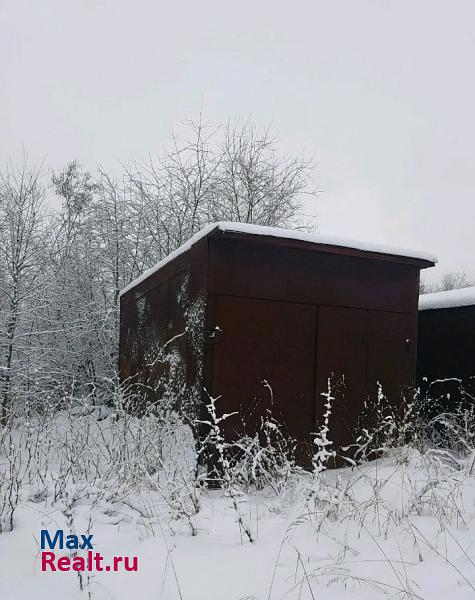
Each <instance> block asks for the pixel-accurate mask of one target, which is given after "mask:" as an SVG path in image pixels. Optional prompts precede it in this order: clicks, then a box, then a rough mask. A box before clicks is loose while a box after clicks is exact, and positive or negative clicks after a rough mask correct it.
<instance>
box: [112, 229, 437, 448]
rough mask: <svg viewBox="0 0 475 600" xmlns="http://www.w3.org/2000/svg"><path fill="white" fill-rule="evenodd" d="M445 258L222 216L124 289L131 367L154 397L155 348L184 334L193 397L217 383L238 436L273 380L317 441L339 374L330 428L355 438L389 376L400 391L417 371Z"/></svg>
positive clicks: (305, 434)
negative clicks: (430, 278) (426, 306)
mask: <svg viewBox="0 0 475 600" xmlns="http://www.w3.org/2000/svg"><path fill="white" fill-rule="evenodd" d="M434 263H435V259H434V258H433V257H431V256H428V255H424V254H420V253H413V252H411V251H406V250H395V249H390V248H385V247H383V248H382V247H378V246H375V245H370V244H366V243H361V244H360V243H356V242H353V241H347V240H338V239H334V238H330V237H325V236H315V235H310V234H307V233H302V232H298V231H286V230H279V229H273V228H266V227H257V226H253V225H245V224H239V223H217V224H213V225H210V226H208V227H206V228H205V229H204V230H203V231H201V232H200V233H199V234H197V235H195V236H194V237H193V238H192V239H191V240H190V241H189V242H188V243H187V244H185V245H184V246H183V247H182V248H180V249H178V250H177V251H176V252H174V253H172V254H171V255H170V256H169V257H167V258H166V259H165V260H164V261H162V262H161V263H159V264H158V265H157V266H156V267H155V268H154V269H151V270H150V271H148V272H146V273H144V275H143V276H142V277H141V278H139V279H138V280H136V281H135V282H132V284H131V285H130V286H128V287H127V288H126V289H125V290H123V292H122V295H121V329H120V372H121V377H122V379H126V378H130V377H132V378H133V377H135V378H136V379H138V380H139V381H140V383H141V384H142V386H143V388H142V389H143V390H144V392H143V394H144V396H145V398H146V400H151V399H153V398H154V394H155V392H154V389H155V388H157V387H159V383H160V382H159V380H160V377H162V379H163V376H162V374H160V373H159V369H157V364H158V362H160V361H157V360H156V359H154V358H153V356H154V353H155V354H156V353H157V352H159V350H158V348H159V347H160V346H163V344H164V343H166V342H167V340H170V339H172V338H173V339H174V341H173V342H171V343H170V344H169V346H167V347H168V348H170V347H171V346H173V347H174V348H175V350H176V353H177V355H178V354H179V355H180V356H181V357H182V359H183V365H184V370H183V375H182V376H183V377H184V380H185V381H186V383H187V384H188V389H193V390H195V394H194V396H193V394H191V396H193V397H194V402H195V404H196V403H198V404H199V402H200V401H202V399H201V400H199V396H200V394H201V390H202V389H203V388H205V389H206V390H207V392H209V393H210V394H211V395H212V396H218V395H221V396H222V400H221V408H222V410H223V411H224V412H226V413H230V412H233V411H237V412H238V413H239V418H238V417H232V418H231V419H229V420H228V421H227V435H228V436H229V437H230V438H233V437H235V436H237V435H240V434H242V433H243V431H244V430H245V431H246V432H248V433H252V432H253V430H255V428H256V427H257V424H258V422H259V419H260V416H261V414H262V411H263V409H264V408H265V407H266V408H268V407H269V403H270V395H269V390H268V388H266V386H265V385H264V384H263V381H266V382H268V384H269V385H270V386H271V387H272V390H273V406H272V409H273V414H274V416H275V417H276V418H277V419H279V420H280V421H281V422H283V423H285V425H286V427H287V429H288V431H289V432H290V434H292V435H293V436H295V437H296V438H297V439H299V440H301V442H302V443H304V444H305V443H307V442H308V441H309V439H310V433H311V432H313V431H315V429H316V423H317V421H318V419H319V418H320V417H321V415H322V414H323V403H324V398H323V396H322V395H321V394H322V393H323V392H325V391H326V389H327V380H328V378H329V377H330V376H332V381H333V385H334V390H333V391H334V395H335V396H336V400H335V403H334V410H333V415H332V437H333V440H334V442H335V443H337V444H341V445H343V444H347V443H349V442H351V441H352V440H353V434H354V429H355V424H356V421H357V418H358V416H359V414H360V412H361V408H362V404H363V402H364V399H365V398H366V397H367V396H368V395H373V394H375V393H376V382H377V381H380V382H381V383H382V385H383V389H384V391H385V393H386V395H388V396H389V397H390V398H391V399H392V401H393V402H399V401H400V397H401V390H402V389H403V388H404V386H407V385H412V384H414V382H415V375H416V340H417V303H418V292H419V272H420V269H423V268H426V267H431V266H433V265H434ZM191 321H193V323H192V324H191V325H190V322H191ZM197 323H198V324H200V323H201V324H202V328H201V329H200V328H199V326H198V329H197ZM185 330H186V334H183V332H184V331H185ZM174 336H177V337H176V338H174ZM160 364H162V362H161V363H160ZM162 367H163V364H162ZM332 374H333V375H332ZM160 381H161V380H160ZM157 382H158V383H157ZM186 401H187V402H189V403H190V406H192V400H190V397H187V400H186ZM197 410H199V409H197Z"/></svg>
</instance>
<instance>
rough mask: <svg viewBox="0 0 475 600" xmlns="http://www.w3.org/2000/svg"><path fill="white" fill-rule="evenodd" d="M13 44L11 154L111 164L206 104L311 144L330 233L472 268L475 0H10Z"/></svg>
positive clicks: (2, 22)
mask: <svg viewBox="0 0 475 600" xmlns="http://www.w3.org/2000/svg"><path fill="white" fill-rule="evenodd" d="M0 61H1V62H0V65H1V67H0V78H1V79H0V141H1V142H0V161H2V163H4V162H5V161H6V160H7V159H8V158H9V157H13V158H14V159H17V158H18V157H19V156H21V149H22V145H24V146H25V148H26V149H27V150H28V151H29V154H30V156H31V157H32V158H33V159H34V160H41V159H43V158H44V159H45V164H46V165H48V166H51V167H54V168H59V167H61V166H62V165H64V164H65V163H66V162H67V161H69V160H72V159H73V158H78V159H79V160H81V161H82V162H84V163H85V164H86V165H87V166H89V167H90V168H92V167H93V166H94V164H95V163H96V162H101V163H103V164H104V165H106V166H108V167H113V166H114V164H115V160H116V158H114V157H119V158H120V159H123V160H126V159H129V158H142V157H144V156H146V155H147V154H148V153H150V152H151V153H154V152H156V151H158V150H160V149H161V148H163V147H164V146H166V145H167V144H168V140H169V137H170V130H171V128H172V127H175V126H177V125H179V124H180V123H182V122H183V121H184V120H185V119H187V118H188V117H194V116H196V115H197V114H198V113H199V111H200V108H201V105H202V104H203V106H204V112H205V116H206V118H207V119H209V120H212V121H214V122H216V123H219V122H222V121H225V120H227V119H228V118H229V117H231V118H236V117H244V118H246V117H251V118H252V120H254V121H255V122H256V123H257V124H258V125H266V124H269V123H271V124H273V127H274V130H275V131H276V132H277V133H278V135H279V138H280V139H281V147H282V151H283V152H285V153H288V154H292V153H296V152H300V151H302V150H303V151H305V152H307V153H309V154H311V153H313V152H315V153H316V158H317V163H318V172H317V181H318V187H319V189H320V190H321V194H320V195H319V197H318V199H317V200H316V201H315V202H314V204H313V205H312V206H311V207H310V210H312V211H314V212H316V213H317V215H318V222H319V231H320V232H321V233H329V234H335V235H343V236H346V237H354V238H359V239H365V240H372V241H377V242H385V243H391V244H396V245H404V246H413V247H415V248H422V249H425V250H429V251H432V252H434V253H435V254H437V255H438V256H439V259H440V267H439V268H438V271H435V272H434V273H433V274H432V276H431V277H430V278H429V277H428V279H432V278H433V277H436V276H438V275H440V273H442V272H445V271H447V270H466V271H467V273H468V274H469V275H470V276H473V277H475V260H474V256H475V193H474V179H475V151H474V142H475V135H474V134H475V116H474V112H475V1H474V0H467V1H464V0H446V1H442V0H439V1H437V0H395V1H389V0H346V1H338V0H327V1H319V0H292V1H289V0H287V1H285V2H283V1H278V0H253V1H248V0H239V1H238V2H227V1H226V0H213V1H207V0H201V1H199V2H197V1H192V0H187V1H181V2H180V1H177V0H167V1H161V0H160V1H159V0H133V1H132V0H129V1H125V0H76V1H74V2H73V1H68V0H41V1H32V0H28V1H24V0H0ZM427 275H428V274H427Z"/></svg>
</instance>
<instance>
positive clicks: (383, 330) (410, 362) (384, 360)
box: [367, 311, 417, 406]
mask: <svg viewBox="0 0 475 600" xmlns="http://www.w3.org/2000/svg"><path fill="white" fill-rule="evenodd" d="M416 349H417V314H413V315H405V314H400V313H388V312H375V311H370V312H369V314H368V368H367V369H368V370H367V388H368V394H369V395H370V397H373V398H374V397H375V395H376V393H377V382H378V381H379V382H380V383H381V385H382V388H383V393H384V394H385V395H386V397H387V398H388V399H389V400H390V402H391V404H392V405H393V406H399V404H400V402H401V398H402V394H403V393H404V391H405V388H406V387H407V386H413V385H414V384H415V375H416V373H415V367H416Z"/></svg>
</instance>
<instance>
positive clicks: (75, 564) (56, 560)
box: [40, 529, 139, 572]
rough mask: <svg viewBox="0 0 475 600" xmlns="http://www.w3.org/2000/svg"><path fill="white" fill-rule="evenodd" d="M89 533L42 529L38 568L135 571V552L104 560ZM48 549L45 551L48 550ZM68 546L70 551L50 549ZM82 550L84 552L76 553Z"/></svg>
mask: <svg viewBox="0 0 475 600" xmlns="http://www.w3.org/2000/svg"><path fill="white" fill-rule="evenodd" d="M93 537H94V536H93V535H92V534H87V535H86V534H81V535H74V534H68V535H65V534H64V531H63V530H62V529H57V530H56V532H55V533H54V534H53V535H52V534H50V532H49V531H48V530H46V529H42V530H41V536H40V546H41V550H42V552H41V570H42V571H87V572H90V571H120V570H125V571H138V562H139V559H138V557H137V556H113V557H112V562H109V563H104V557H103V556H102V554H100V553H99V552H96V551H95V550H94V545H93V543H92V539H93ZM47 550H48V551H47ZM51 550H63V551H64V550H69V551H70V553H69V554H64V553H61V554H60V553H57V552H51ZM79 551H83V552H84V551H85V552H86V554H78V552H79Z"/></svg>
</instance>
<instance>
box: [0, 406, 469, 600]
mask: <svg viewBox="0 0 475 600" xmlns="http://www.w3.org/2000/svg"><path fill="white" fill-rule="evenodd" d="M78 422H79V423H80V425H79V426H78V427H79V430H80V432H79V433H80V434H81V437H84V435H85V431H86V428H89V429H90V427H91V423H90V422H88V423H89V424H88V425H85V424H84V423H85V422H84V421H81V419H80V418H79V419H74V418H70V419H69V421H66V423H63V424H61V427H57V428H56V429H55V430H54V431H55V436H56V438H57V441H58V443H61V444H62V445H61V446H58V447H57V448H55V447H54V443H53V444H52V445H51V442H49V441H48V440H47V438H46V437H45V436H44V435H43V433H42V432H41V428H40V429H39V431H40V433H39V435H38V436H37V438H35V439H36V441H35V443H33V444H31V443H30V447H31V448H32V454H33V455H34V456H33V458H30V459H29V460H30V463H29V464H30V467H29V468H30V471H31V472H30V473H29V475H28V476H26V475H24V476H23V482H22V489H21V500H20V502H19V504H18V506H17V509H16V511H15V513H14V526H13V530H12V531H5V532H4V533H1V534H0V598H1V599H2V600H3V599H5V600H10V599H12V600H23V599H26V598H36V599H38V600H41V599H43V598H44V599H46V598H48V600H51V599H52V598H55V599H56V598H58V599H61V600H63V599H65V598H68V599H71V600H73V599H78V600H80V599H84V598H92V599H97V600H109V599H117V600H119V599H140V600H148V599H150V600H152V599H153V600H159V599H165V600H175V599H182V600H224V599H226V600H228V599H229V600H234V599H235V600H242V599H248V600H249V599H251V598H252V599H258V600H277V599H284V598H286V599H295V600H297V599H300V600H305V599H314V598H318V599H332V600H340V599H341V600H344V599H349V600H356V599H371V598H375V599H376V598H378V599H379V598H386V597H387V598H424V599H428V600H429V599H430V600H439V599H440V600H447V599H449V598H450V599H451V600H462V599H469V598H475V547H474V540H475V520H474V517H475V476H474V473H473V470H474V468H473V456H472V457H468V458H467V459H465V460H463V461H455V460H453V459H452V457H451V456H449V455H448V454H445V453H440V452H437V453H434V452H432V453H431V452H429V453H426V454H424V455H422V454H420V453H419V452H417V451H416V450H415V449H409V448H402V449H397V450H393V451H391V452H390V453H389V454H388V455H387V456H385V457H384V458H380V459H378V460H375V461H372V462H369V463H365V464H363V465H361V466H357V467H354V468H351V467H349V468H345V469H339V470H333V471H325V472H324V473H321V474H320V475H319V476H312V475H311V474H308V473H302V472H295V473H292V474H290V475H289V476H288V478H287V480H286V481H285V483H284V482H281V485H279V486H278V488H275V489H274V490H272V489H271V488H270V487H268V488H265V489H263V490H259V491H256V490H255V489H252V488H251V489H250V490H246V489H245V487H243V488H242V489H240V490H238V489H236V490H235V491H234V492H233V493H235V494H236V498H237V501H238V503H239V511H240V515H241V517H242V518H244V519H245V521H246V524H247V526H248V528H249V531H250V532H251V535H252V538H253V541H252V542H250V541H249V540H248V538H247V537H246V536H245V535H244V534H243V532H242V530H241V528H240V527H239V524H238V522H237V512H236V510H235V509H234V508H233V505H232V499H231V498H230V497H229V496H227V495H226V494H225V493H224V492H223V491H221V490H205V489H201V490H197V489H196V488H195V487H193V486H192V485H191V487H187V486H188V484H187V483H186V481H185V480H186V478H187V477H189V475H190V473H191V471H190V469H189V466H188V467H187V466H186V461H187V458H186V456H185V453H184V451H183V450H184V447H185V446H186V443H185V440H184V438H180V439H178V443H177V444H176V445H175V447H174V450H173V455H174V456H173V458H177V456H178V455H182V456H180V458H179V460H177V461H176V462H173V461H172V462H173V464H175V465H178V464H181V465H183V464H185V467H184V471H181V472H178V471H173V469H170V468H168V473H167V474H166V477H165V481H164V482H163V481H162V483H161V484H157V485H153V480H154V477H155V475H154V474H153V473H152V472H151V475H150V478H149V479H148V482H144V484H143V485H139V484H138V483H137V481H139V478H137V477H135V475H136V474H137V473H136V472H133V471H134V470H136V471H139V470H140V467H139V465H138V463H137V466H136V467H133V465H132V462H127V461H128V459H127V458H126V457H124V455H123V453H122V454H121V456H120V461H122V464H124V465H126V467H127V469H129V471H128V472H125V473H123V474H122V475H120V477H119V478H117V479H115V480H113V479H112V477H111V472H112V471H111V469H110V464H112V462H113V459H112V458H111V460H110V461H109V463H108V464H107V465H105V466H104V465H103V466H101V467H99V466H98V465H95V466H94V465H93V463H94V461H93V460H92V458H91V457H92V456H93V452H96V453H97V455H99V454H103V453H105V452H106V450H105V448H106V446H107V447H109V449H110V448H112V446H110V445H109V444H110V442H111V440H115V441H117V439H118V438H119V437H120V436H119V433H120V431H118V430H117V429H116V430H114V431H113V432H111V431H109V432H108V433H107V431H106V430H107V429H108V428H112V423H110V418H106V419H105V420H104V421H101V422H100V424H99V427H100V428H102V430H103V431H102V434H103V440H102V442H98V443H97V446H96V448H95V450H94V451H92V450H91V439H92V438H91V439H89V440H87V447H86V446H83V447H81V446H80V447H79V448H78V447H77V443H76V442H77V440H75V439H71V444H69V442H68V439H66V438H68V437H69V438H70V437H71V430H70V429H68V428H69V427H71V426H72V427H75V423H78ZM128 426H130V423H129V424H128ZM114 427H115V425H114ZM89 429H88V430H89ZM48 430H49V431H50V432H51V422H49V424H48ZM37 431H38V430H37ZM58 432H59V433H60V435H59V436H58ZM50 435H51V433H50ZM78 435H79V434H78ZM15 436H16V437H15ZM61 436H63V437H61ZM108 436H109V437H108ZM30 438H31V435H30ZM30 438H29V439H30ZM53 438H54V436H53ZM145 438H146V436H145V435H144V434H143V432H142V433H141V438H140V439H141V440H142V441H141V442H140V443H142V442H143V439H145ZM22 439H23V438H21V439H20V438H19V437H18V433H17V432H14V435H13V436H12V438H11V440H12V441H13V443H14V444H17V446H19V445H21V444H22V443H24V442H22V441H21V440H22ZM30 442H31V439H30ZM176 442H177V440H176V439H175V443H176ZM114 443H115V442H114ZM147 443H148V442H147ZM101 444H102V445H101ZM104 444H105V445H104ZM25 448H26V445H25ZM48 448H49V450H48ZM60 448H70V449H74V452H76V454H73V455H71V456H70V459H71V463H67V461H66V459H65V456H66V455H67V453H68V452H70V451H71V450H66V451H64V452H63V450H61V449H60ZM135 450H136V453H137V448H136V449H135ZM12 452H13V454H14V451H12ZM23 452H24V450H23ZM48 452H49V455H48ZM141 452H142V454H143V453H144V452H145V450H144V446H143V447H142V448H141ZM47 455H48V456H49V458H46V456H47ZM52 457H53V462H51V463H50V462H49V461H50V460H51V459H52ZM183 457H184V458H185V460H183ZM21 460H22V464H23V463H24V462H25V461H27V460H28V459H27V457H26V456H25V455H24V453H23V454H22V458H21ZM114 460H115V459H114ZM133 460H135V458H133ZM12 463H13V464H17V466H18V463H15V461H14V460H13V461H10V464H12ZM2 464H3V465H4V466H5V465H7V464H8V461H7V462H5V461H4V462H3V463H2ZM168 464H169V465H170V463H168ZM70 465H73V469H72V471H71V469H69V466H70ZM86 465H87V468H86ZM68 469H69V472H73V475H72V476H70V474H69V472H68ZM471 471H472V472H471ZM35 473H36V474H37V475H38V477H36V475H35ZM184 473H185V475H184ZM81 474H83V475H84V474H86V475H87V477H86V478H87V479H88V481H86V480H85V479H84V478H81ZM157 477H158V475H157ZM181 480H183V485H175V484H176V482H177V481H181ZM113 481H115V483H114V482H113ZM132 481H133V482H134V483H133V485H132V483H131V482H132ZM157 481H158V479H157ZM124 482H126V484H124ZM64 483H66V486H64V485H63V484H64ZM187 494H188V497H187ZM180 495H181V496H182V497H181V498H180ZM190 499H191V500H192V502H191V504H190ZM192 505H193V506H194V509H193V510H191V509H190V506H192ZM44 529H46V530H48V531H49V532H50V533H51V534H54V532H55V531H56V530H58V529H64V531H65V534H68V533H77V534H78V535H79V534H85V533H86V532H87V533H88V534H93V539H92V543H93V545H94V551H95V552H100V553H101V555H102V556H103V557H104V561H105V563H107V562H112V557H114V556H129V557H133V556H137V557H138V570H137V572H126V571H125V570H124V569H123V568H121V569H120V570H119V571H117V572H106V571H102V572H91V573H89V574H88V573H83V574H82V581H80V578H79V576H78V573H76V572H74V571H67V572H58V571H57V572H42V570H41V549H40V531H41V530H44ZM193 533H194V535H193ZM67 552H68V551H64V552H63V553H64V554H65V555H67ZM85 552H86V551H85V550H79V552H78V555H84V554H85ZM81 587H82V588H83V589H82V590H81Z"/></svg>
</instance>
